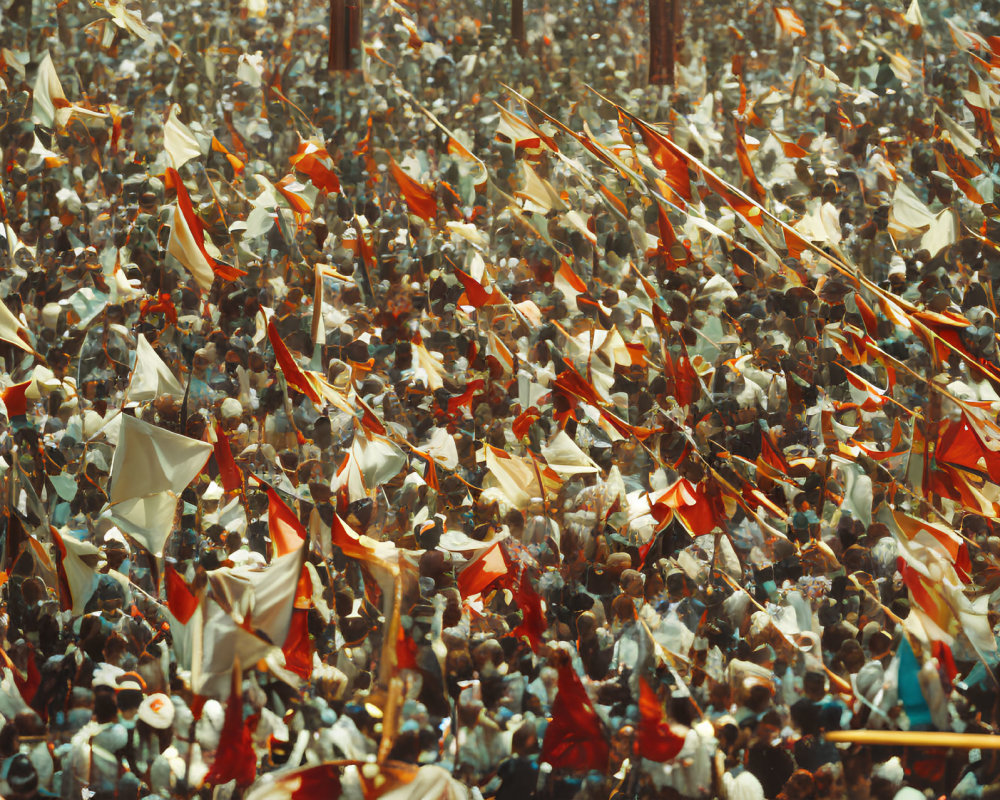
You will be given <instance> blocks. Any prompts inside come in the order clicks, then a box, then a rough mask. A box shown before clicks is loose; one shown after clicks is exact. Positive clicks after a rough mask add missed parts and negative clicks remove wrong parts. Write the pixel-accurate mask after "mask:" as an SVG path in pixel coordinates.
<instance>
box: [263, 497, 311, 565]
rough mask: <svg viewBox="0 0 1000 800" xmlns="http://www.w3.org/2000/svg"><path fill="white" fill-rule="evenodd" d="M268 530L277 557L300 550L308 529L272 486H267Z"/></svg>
mask: <svg viewBox="0 0 1000 800" xmlns="http://www.w3.org/2000/svg"><path fill="white" fill-rule="evenodd" d="M267 531H268V533H269V534H270V536H271V545H272V547H273V548H274V557H275V558H278V557H280V556H283V555H286V554H288V553H292V552H294V551H295V550H298V549H299V548H300V547H302V544H303V542H305V540H306V529H305V528H303V527H302V523H301V522H299V518H298V517H296V516H295V512H293V511H292V510H291V509H290V508H289V507H288V506H287V505H285V503H284V501H282V499H281V498H280V497H278V493H277V492H276V491H274V489H272V488H271V487H270V486H268V487H267Z"/></svg>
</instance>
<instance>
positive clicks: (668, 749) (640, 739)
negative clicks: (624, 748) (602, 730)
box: [635, 678, 684, 761]
mask: <svg viewBox="0 0 1000 800" xmlns="http://www.w3.org/2000/svg"><path fill="white" fill-rule="evenodd" d="M682 747H684V737H683V736H678V735H677V734H676V733H674V732H673V731H672V730H671V729H670V725H669V724H668V723H667V722H665V721H664V719H663V707H662V706H661V705H660V700H659V698H657V696H656V692H654V691H653V687H652V686H650V685H649V682H648V681H647V680H646V679H645V678H640V679H639V730H638V731H637V736H636V740H635V752H636V753H638V754H639V755H640V756H642V757H643V758H648V759H649V760H650V761H669V760H670V759H672V758H673V757H674V756H676V755H677V754H678V753H679V752H680V751H681V748H682Z"/></svg>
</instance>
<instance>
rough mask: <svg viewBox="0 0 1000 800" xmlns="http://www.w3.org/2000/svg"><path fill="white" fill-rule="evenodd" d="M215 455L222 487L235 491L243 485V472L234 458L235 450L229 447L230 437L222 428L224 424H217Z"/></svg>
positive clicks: (228, 490)
mask: <svg viewBox="0 0 1000 800" xmlns="http://www.w3.org/2000/svg"><path fill="white" fill-rule="evenodd" d="M212 452H213V453H214V455H215V465H216V466H217V467H218V468H219V477H220V478H221V479H222V488H223V489H225V490H226V491H227V492H235V491H237V490H238V489H239V488H240V487H241V486H242V485H243V473H242V472H240V468H239V467H238V466H237V465H236V460H235V459H234V458H233V451H232V449H231V448H230V447H229V437H228V436H226V432H225V431H224V430H222V426H221V425H219V424H216V426H215V444H214V445H213V451H212Z"/></svg>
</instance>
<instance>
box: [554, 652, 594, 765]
mask: <svg viewBox="0 0 1000 800" xmlns="http://www.w3.org/2000/svg"><path fill="white" fill-rule="evenodd" d="M609 755H610V748H609V747H608V743H607V740H606V739H605V738H604V730H603V728H602V726H601V720H600V718H599V717H598V716H597V711H595V710H594V704H593V703H592V702H591V700H590V697H589V696H588V695H587V690H586V689H585V688H584V687H583V684H582V683H581V682H580V677H579V676H578V675H577V674H576V672H575V671H574V669H573V668H572V667H571V666H569V665H568V664H564V665H562V666H560V667H559V693H558V694H557V695H556V699H555V702H554V703H553V704H552V721H551V722H550V723H549V727H548V728H546V730H545V740H544V741H543V742H542V754H541V760H542V761H544V762H547V763H549V764H551V765H552V766H553V767H555V768H556V769H574V770H580V771H586V770H591V769H597V770H603V769H607V766H608V756H609Z"/></svg>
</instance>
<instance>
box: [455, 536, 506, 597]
mask: <svg viewBox="0 0 1000 800" xmlns="http://www.w3.org/2000/svg"><path fill="white" fill-rule="evenodd" d="M507 569H508V567H507V558H506V556H505V555H504V552H503V548H502V547H501V546H500V543H499V542H496V543H495V544H494V545H493V546H492V547H489V548H487V549H486V550H484V551H483V552H482V553H480V554H479V555H478V556H476V557H475V558H474V559H473V560H472V561H470V562H469V563H468V564H466V566H465V568H464V569H463V570H462V571H461V572H459V573H458V590H459V592H461V594H462V597H471V596H472V595H474V594H481V593H482V592H483V590H484V589H486V588H487V587H488V586H489V585H490V584H491V583H493V581H495V580H497V578H502V577H503V576H504V575H506V574H507Z"/></svg>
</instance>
